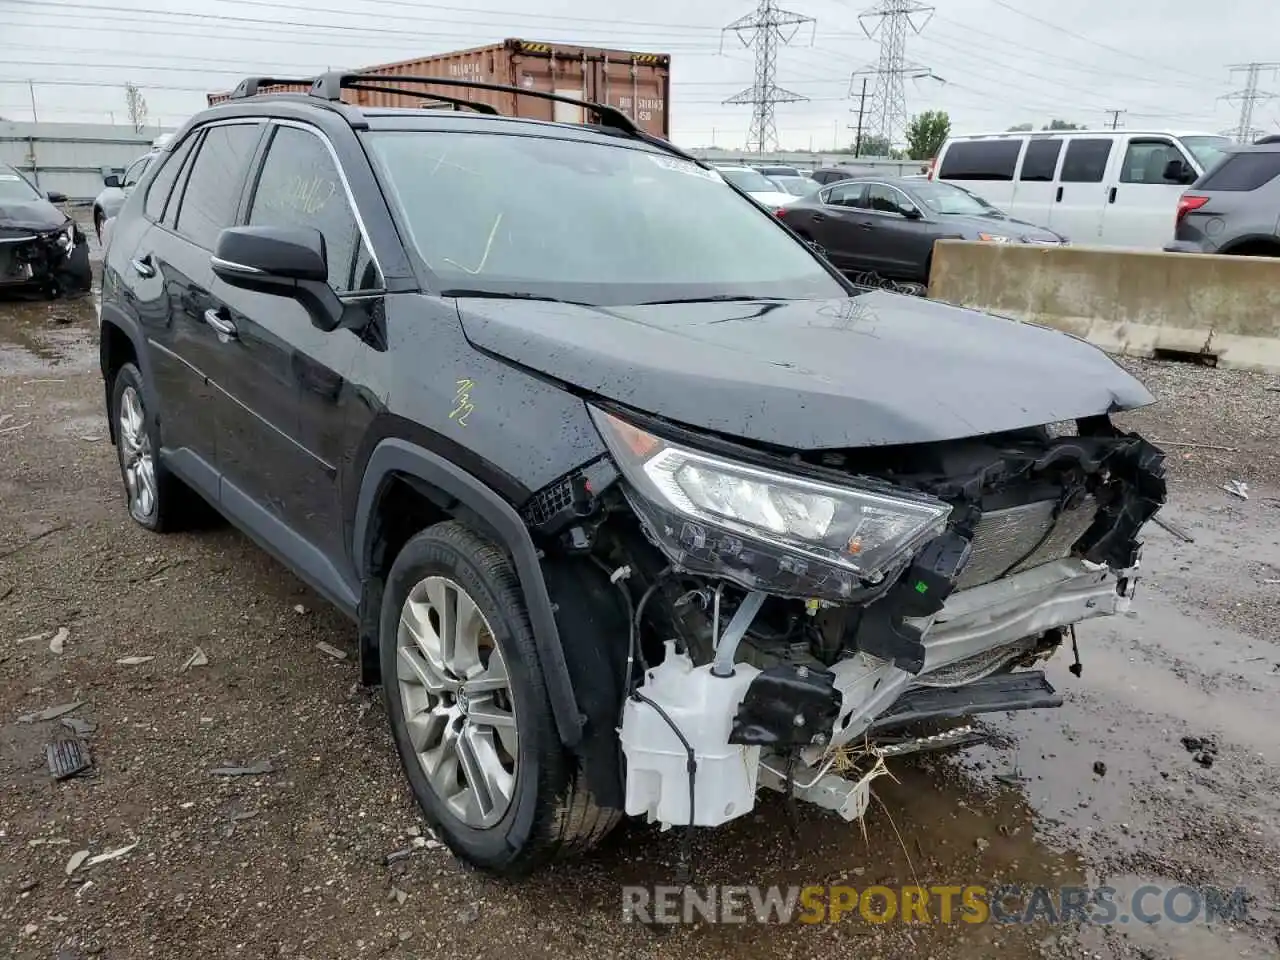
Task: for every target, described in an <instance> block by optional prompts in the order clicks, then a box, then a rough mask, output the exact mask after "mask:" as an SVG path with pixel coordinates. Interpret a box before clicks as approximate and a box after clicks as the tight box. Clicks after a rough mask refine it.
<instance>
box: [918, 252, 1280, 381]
mask: <svg viewBox="0 0 1280 960" xmlns="http://www.w3.org/2000/svg"><path fill="white" fill-rule="evenodd" d="M929 296H930V297H932V298H934V299H936V300H943V301H946V302H948V303H954V304H958V305H960V306H965V307H973V308H975V309H978V310H985V311H987V312H989V313H995V314H1000V315H1001V316H1005V317H1009V318H1012V319H1015V320H1023V321H1028V322H1032V323H1040V324H1044V325H1045V326H1049V327H1054V328H1056V329H1058V330H1064V331H1066V332H1068V333H1073V334H1075V335H1076V336H1078V337H1082V338H1083V339H1085V340H1088V341H1089V342H1090V343H1092V344H1095V345H1096V346H1099V347H1101V348H1102V349H1104V350H1106V351H1108V352H1110V353H1119V354H1126V355H1129V356H1139V357H1150V356H1154V355H1157V353H1158V352H1160V351H1176V352H1178V353H1195V354H1203V355H1205V356H1206V358H1212V359H1213V360H1215V361H1216V362H1217V364H1218V365H1219V366H1222V367H1234V368H1238V369H1244V370H1266V371H1270V372H1280V259H1272V258H1268V257H1224V256H1205V255H1200V254H1175V253H1163V252H1160V251H1150V250H1119V249H1114V248H1110V249H1103V248H1100V247H1075V246H1070V247H1041V246H1035V245H1032V244H997V243H979V242H971V241H962V240H940V241H939V242H938V243H937V244H936V245H935V247H934V251H933V266H932V270H931V272H930V277H929Z"/></svg>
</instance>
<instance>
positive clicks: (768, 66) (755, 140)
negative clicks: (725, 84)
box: [724, 0, 817, 153]
mask: <svg viewBox="0 0 1280 960" xmlns="http://www.w3.org/2000/svg"><path fill="white" fill-rule="evenodd" d="M816 24H817V21H816V20H814V19H813V17H806V16H803V15H801V14H798V13H792V12H791V11H790V10H782V9H779V8H778V7H777V6H775V5H774V0H760V4H759V6H757V7H756V9H755V11H754V12H753V13H749V14H746V15H744V16H741V17H739V18H738V19H737V20H735V21H733V23H731V24H729V25H728V26H727V27H725V28H724V32H725V33H730V32H732V33H736V34H737V35H738V39H740V40H741V41H742V43H743V45H744V46H747V47H755V51H756V75H755V82H754V83H752V85H751V86H750V87H748V88H747V89H746V90H743V91H741V92H740V93H736V94H734V95H733V96H732V97H729V98H728V99H727V100H725V101H724V102H725V103H726V104H747V103H749V104H751V107H752V110H751V132H750V133H749V134H748V135H747V149H748V150H750V149H752V148H754V149H755V150H756V151H757V152H758V153H764V152H765V151H767V150H776V149H777V148H778V127H777V123H776V122H775V120H774V108H775V107H776V106H777V105H778V104H779V103H796V102H798V101H801V100H807V99H808V98H807V97H805V96H802V95H801V94H798V93H793V92H792V91H790V90H784V89H783V88H782V87H779V86H778V85H777V83H775V82H774V76H775V74H776V73H777V69H778V47H779V46H785V45H786V44H788V43H790V42H791V41H792V40H793V39H795V36H796V34H797V33H798V32H799V30H800V28H801V27H803V26H805V25H809V26H815V25H816ZM748 34H750V39H748V37H747V35H748Z"/></svg>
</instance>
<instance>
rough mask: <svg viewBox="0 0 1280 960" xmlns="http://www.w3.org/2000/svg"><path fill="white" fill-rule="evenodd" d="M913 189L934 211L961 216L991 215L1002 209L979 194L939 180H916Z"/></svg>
mask: <svg viewBox="0 0 1280 960" xmlns="http://www.w3.org/2000/svg"><path fill="white" fill-rule="evenodd" d="M911 190H912V192H913V193H915V194H916V195H917V196H918V197H919V198H920V199H921V200H923V201H924V203H925V205H926V206H927V207H928V208H929V209H930V210H932V211H934V213H940V214H943V215H944V216H945V215H955V216H961V217H989V216H991V215H992V214H998V213H999V212H1000V211H999V210H997V209H996V208H995V207H993V206H992V205H991V204H989V203H987V201H985V200H983V199H982V198H981V197H979V196H978V195H977V194H973V193H970V192H969V191H968V190H965V189H962V188H961V187H957V186H954V185H952V184H950V183H942V182H940V181H938V180H915V181H912V183H911Z"/></svg>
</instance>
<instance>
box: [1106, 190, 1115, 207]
mask: <svg viewBox="0 0 1280 960" xmlns="http://www.w3.org/2000/svg"><path fill="white" fill-rule="evenodd" d="M1115 202H1116V188H1115V187H1112V188H1111V196H1110V198H1109V199H1108V200H1107V203H1115Z"/></svg>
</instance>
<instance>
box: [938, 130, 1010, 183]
mask: <svg viewBox="0 0 1280 960" xmlns="http://www.w3.org/2000/svg"><path fill="white" fill-rule="evenodd" d="M1022 144H1023V140H1022V138H1021V137H1015V138H1012V139H1009V140H959V141H956V142H954V143H952V144H951V146H950V147H948V148H947V152H946V155H945V156H944V157H943V158H942V167H941V169H940V170H939V171H938V178H939V179H941V180H1012V179H1013V169H1014V167H1016V166H1017V165H1018V154H1019V153H1021V152H1022Z"/></svg>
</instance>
